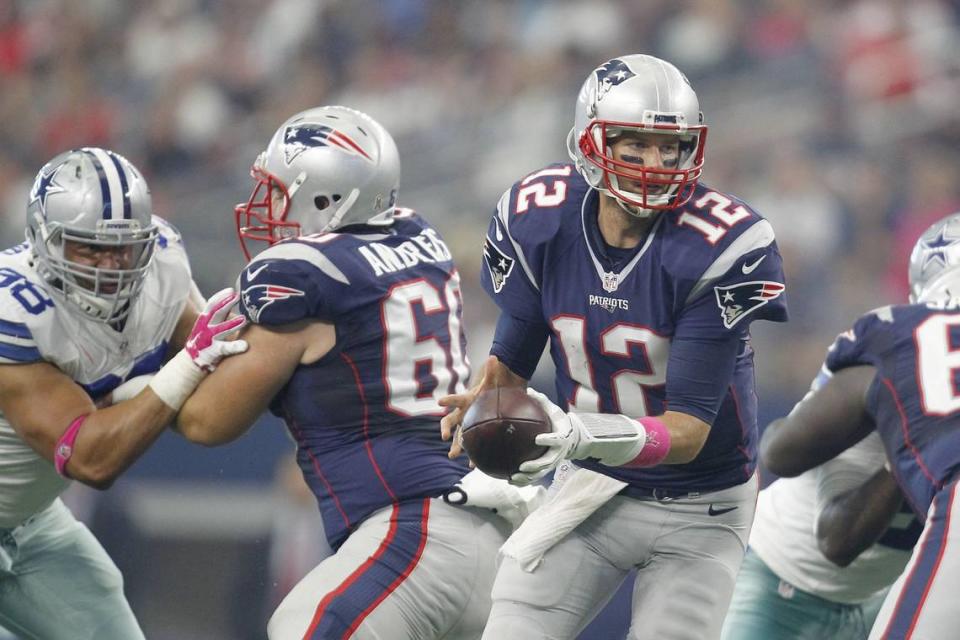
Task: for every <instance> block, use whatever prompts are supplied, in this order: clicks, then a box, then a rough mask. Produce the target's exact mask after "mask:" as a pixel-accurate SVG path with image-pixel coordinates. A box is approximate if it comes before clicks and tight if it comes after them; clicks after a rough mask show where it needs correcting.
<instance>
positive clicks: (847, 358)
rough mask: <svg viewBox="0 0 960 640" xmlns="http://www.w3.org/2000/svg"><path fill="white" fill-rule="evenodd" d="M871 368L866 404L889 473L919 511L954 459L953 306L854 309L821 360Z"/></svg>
mask: <svg viewBox="0 0 960 640" xmlns="http://www.w3.org/2000/svg"><path fill="white" fill-rule="evenodd" d="M857 365H871V366H873V367H875V368H876V370H877V376H876V378H875V379H874V381H873V383H872V385H871V386H870V390H869V392H868V395H867V410H868V412H869V414H870V416H871V417H872V418H873V420H874V422H875V423H876V428H877V431H878V432H879V434H880V437H881V438H882V439H883V445H884V448H885V449H886V452H887V457H888V458H889V460H890V461H891V464H892V467H893V469H894V476H895V477H896V478H897V481H898V482H899V484H900V487H901V488H902V489H903V492H904V494H905V495H906V496H907V500H908V501H909V502H910V504H911V505H912V506H913V509H914V511H915V512H916V513H917V515H918V516H919V517H920V518H921V519H923V518H925V517H926V514H927V510H928V508H929V507H930V502H931V500H933V496H934V495H935V494H936V493H937V492H938V491H940V489H942V488H943V487H944V486H945V485H947V484H949V483H950V481H951V480H952V479H954V478H955V476H956V470H957V468H958V467H960V310H958V309H957V308H955V307H954V308H950V309H941V308H937V307H936V306H934V305H929V306H928V305H919V304H917V305H901V306H894V307H883V308H881V309H877V310H875V311H872V312H870V313H869V314H867V315H865V316H863V317H861V318H860V319H859V320H857V322H856V323H855V324H854V326H853V329H852V330H851V331H847V332H846V333H843V334H841V335H840V336H839V337H838V338H837V340H836V342H834V344H833V346H832V347H831V348H830V352H829V353H828V354H827V367H828V368H829V369H830V370H831V371H839V370H840V369H844V368H846V367H854V366H857Z"/></svg>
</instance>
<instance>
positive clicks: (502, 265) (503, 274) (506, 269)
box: [483, 238, 515, 293]
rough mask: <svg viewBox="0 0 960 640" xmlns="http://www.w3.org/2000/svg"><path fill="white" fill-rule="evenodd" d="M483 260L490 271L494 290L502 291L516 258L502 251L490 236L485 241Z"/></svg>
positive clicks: (496, 291)
mask: <svg viewBox="0 0 960 640" xmlns="http://www.w3.org/2000/svg"><path fill="white" fill-rule="evenodd" d="M483 261H484V262H485V263H486V264H487V271H489V272H490V280H491V281H492V282H493V292H494V293H500V290H501V289H503V285H504V284H505V283H506V281H507V278H509V277H510V272H511V271H513V263H514V262H515V260H514V259H513V258H511V257H510V256H508V255H507V254H505V253H504V252H502V251H500V249H498V248H497V245H495V244H493V241H492V240H490V238H487V239H486V242H484V243H483Z"/></svg>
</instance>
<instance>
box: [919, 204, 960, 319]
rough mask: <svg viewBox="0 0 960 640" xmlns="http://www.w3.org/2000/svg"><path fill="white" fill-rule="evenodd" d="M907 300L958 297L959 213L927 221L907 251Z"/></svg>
mask: <svg viewBox="0 0 960 640" xmlns="http://www.w3.org/2000/svg"><path fill="white" fill-rule="evenodd" d="M909 274H910V275H909V278H910V302H938V301H946V300H950V299H953V298H958V299H960V213H954V214H952V215H949V216H947V217H946V218H943V219H942V220H939V221H937V222H935V223H934V224H932V225H930V226H929V227H928V228H927V230H926V231H924V232H923V234H922V235H921V236H920V238H919V239H918V240H917V243H916V244H915V245H914V246H913V252H912V253H911V254H910V271H909Z"/></svg>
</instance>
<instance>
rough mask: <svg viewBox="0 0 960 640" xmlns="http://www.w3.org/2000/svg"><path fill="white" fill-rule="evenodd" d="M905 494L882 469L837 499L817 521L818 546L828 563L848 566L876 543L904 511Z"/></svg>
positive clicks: (824, 510)
mask: <svg viewBox="0 0 960 640" xmlns="http://www.w3.org/2000/svg"><path fill="white" fill-rule="evenodd" d="M902 503H903V494H902V493H901V492H900V488H899V487H898V486H897V483H896V480H894V479H893V476H892V475H891V474H890V473H889V472H888V471H887V470H886V469H880V470H879V471H877V473H875V474H874V475H873V476H871V478H870V479H869V480H867V481H866V482H865V483H863V484H862V485H861V486H859V487H857V488H856V489H853V490H851V491H847V492H846V493H842V494H840V495H839V496H837V497H835V498H834V499H833V500H831V501H830V503H829V504H828V505H827V506H826V507H825V508H824V509H823V511H821V513H820V517H819V518H818V519H817V544H818V545H819V546H820V551H821V552H822V553H823V555H824V556H826V557H827V559H828V560H830V561H831V562H833V563H834V564H836V565H839V566H841V567H845V566H847V565H848V564H850V563H851V562H853V561H854V560H855V559H856V558H857V556H859V555H860V554H861V553H863V551H864V550H865V549H867V548H868V547H870V546H871V545H872V544H874V543H875V542H876V541H877V540H878V539H879V538H880V536H881V535H883V532H884V531H886V530H887V527H889V526H890V522H891V521H892V520H893V517H894V516H895V515H896V514H897V512H898V511H899V510H900V507H901V505H902Z"/></svg>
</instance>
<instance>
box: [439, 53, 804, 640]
mask: <svg viewBox="0 0 960 640" xmlns="http://www.w3.org/2000/svg"><path fill="white" fill-rule="evenodd" d="M706 135H707V127H706V125H705V124H704V122H703V116H702V113H701V112H700V107H699V103H698V100H697V96H696V94H695V93H694V90H693V89H692V88H691V86H690V84H689V82H688V81H687V79H686V77H685V76H684V75H683V74H682V73H681V72H680V71H678V70H677V69H676V68H675V67H674V66H673V65H671V64H670V63H668V62H665V61H663V60H659V59H657V58H654V57H651V56H646V55H628V56H623V57H620V58H615V59H613V60H610V61H608V62H606V63H604V64H603V65H602V66H600V67H599V68H597V69H596V70H595V71H593V72H592V73H591V74H590V75H589V77H588V78H587V80H586V82H584V84H583V87H582V88H581V90H580V94H579V96H578V98H577V104H576V112H575V122H574V127H573V129H572V131H571V132H570V135H569V137H568V149H569V153H570V157H571V159H572V163H559V164H554V165H550V166H548V167H546V168H544V169H542V170H540V171H537V172H534V173H532V174H530V175H528V176H526V177H524V178H523V179H521V180H520V181H518V182H517V183H516V184H514V185H513V186H512V187H511V188H510V189H508V190H507V191H506V193H504V194H503V196H502V197H501V199H500V201H499V203H498V205H497V209H496V212H495V215H494V216H493V220H492V221H491V223H490V227H489V232H488V234H487V238H486V244H485V246H484V261H485V267H484V269H483V276H482V279H483V286H484V287H485V288H486V290H487V292H488V293H489V294H490V296H491V297H492V298H493V300H494V301H495V302H496V304H497V305H498V306H499V307H500V310H501V315H500V318H499V321H498V324H497V329H496V333H495V336H494V342H493V346H492V349H491V354H492V356H491V358H490V359H488V361H487V363H486V365H485V367H484V372H483V374H484V375H483V377H482V381H481V383H480V384H479V385H477V386H476V387H475V388H474V389H472V390H471V392H469V393H466V394H456V395H452V396H450V397H447V398H445V399H444V400H442V401H441V404H443V405H444V406H448V407H453V411H451V413H450V414H449V415H448V416H446V417H445V418H444V420H443V423H442V430H443V435H444V437H445V438H449V437H451V436H452V435H454V434H455V429H456V427H457V425H458V424H459V423H460V420H461V417H462V415H463V413H464V411H465V410H466V408H467V407H468V406H469V405H470V403H471V402H472V400H473V398H474V397H475V393H476V392H477V391H478V390H479V389H480V388H484V387H490V386H495V385H498V384H499V385H525V384H526V382H527V380H528V379H529V378H530V376H531V374H532V373H533V371H534V368H535V366H536V364H537V361H538V360H539V358H540V355H541V352H542V350H543V347H544V346H545V345H546V343H547V342H548V341H549V343H550V354H551V356H552V358H553V361H554V363H555V365H556V371H557V378H556V391H557V395H558V397H559V398H560V402H561V404H562V405H563V406H564V409H560V408H557V407H555V406H552V405H551V404H550V403H549V402H547V401H546V399H545V398H544V397H542V396H539V395H537V396H536V397H538V398H539V399H540V401H541V402H542V403H543V404H544V406H545V408H546V409H547V410H548V413H550V414H551V415H552V419H553V429H554V432H553V433H551V434H543V435H540V436H538V438H537V442H538V443H540V444H543V445H547V446H548V451H547V453H546V454H544V455H543V456H542V457H541V458H539V459H536V460H533V461H530V462H526V463H524V464H523V465H521V467H520V469H521V472H520V473H517V474H516V475H515V476H514V477H513V479H512V480H513V482H515V483H518V484H524V483H529V482H534V481H536V480H538V479H540V478H541V477H543V476H544V475H545V474H546V473H547V472H549V471H550V470H552V469H554V468H555V467H557V465H561V462H563V461H565V460H572V461H573V462H572V463H568V462H563V464H562V465H561V467H560V470H562V471H563V473H561V472H560V471H558V473H557V474H556V478H555V480H554V487H553V488H552V489H551V493H552V494H553V498H552V501H551V502H549V503H547V504H546V505H545V506H544V507H541V508H540V510H539V511H537V512H534V513H533V514H532V515H531V516H530V517H529V518H528V519H527V520H526V521H525V522H524V524H523V525H522V526H521V527H520V529H518V530H517V532H516V533H515V534H514V536H513V537H512V538H511V540H510V541H509V542H508V544H507V546H506V547H505V548H504V553H503V558H502V562H501V566H500V569H499V573H498V576H497V580H496V583H495V585H494V590H493V598H494V605H493V609H492V611H491V615H490V619H489V621H488V625H487V627H486V630H485V633H484V638H495V639H497V640H502V639H505V638H518V639H519V638H522V639H523V640H530V639H535V638H573V637H574V636H576V634H577V633H578V631H579V630H580V629H582V628H583V627H584V626H585V625H586V624H587V623H588V622H589V621H590V620H591V618H592V617H593V616H594V615H595V614H596V613H597V612H598V611H599V610H600V609H601V608H602V607H603V606H604V604H605V603H606V602H607V600H608V599H609V598H610V597H611V596H612V595H613V593H614V592H615V591H616V589H617V588H618V587H619V585H620V584H621V583H622V581H623V580H624V579H625V578H626V576H627V575H628V573H629V572H630V570H631V569H634V568H636V569H638V578H637V581H636V584H635V587H634V597H633V624H632V628H631V632H630V633H631V635H630V637H631V638H662V637H670V638H691V639H693V638H696V639H697V640H702V639H704V638H716V637H717V636H718V635H719V633H720V628H721V623H722V621H723V616H724V613H725V611H726V609H727V606H728V603H729V601H730V596H731V593H732V591H733V585H734V578H735V576H736V574H737V569H738V568H739V566H740V562H741V560H742V558H743V553H744V548H745V546H746V540H747V534H748V533H749V529H750V524H751V521H752V518H753V511H754V505H755V501H756V495H757V481H756V479H755V473H754V472H755V468H756V451H755V447H756V440H757V428H756V409H757V398H756V395H755V393H754V373H753V351H752V349H751V346H750V340H749V330H748V328H749V325H750V323H751V322H752V321H754V320H757V319H768V320H774V321H783V320H785V319H786V315H787V314H786V305H785V300H784V295H783V291H784V278H783V271H782V267H781V259H780V254H779V251H778V249H777V246H776V243H775V241H774V233H773V229H772V228H771V226H770V224H769V223H768V222H767V221H766V220H764V219H763V218H761V217H760V216H759V215H758V214H757V213H756V212H755V211H753V210H752V209H751V208H750V207H749V206H748V205H747V204H745V203H744V202H742V201H740V200H738V199H737V198H735V197H734V196H731V195H729V194H726V193H723V192H720V191H716V190H714V189H713V188H711V187H709V186H707V185H706V184H703V183H702V182H701V181H700V177H701V173H702V171H703V162H704V148H705V143H706ZM459 451H460V446H459V443H458V442H457V441H456V439H454V443H453V445H452V447H451V455H456V454H458V453H459ZM560 483H563V484H562V486H559V485H560ZM551 545H552V546H551Z"/></svg>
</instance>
